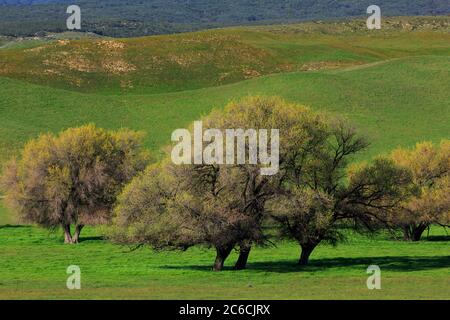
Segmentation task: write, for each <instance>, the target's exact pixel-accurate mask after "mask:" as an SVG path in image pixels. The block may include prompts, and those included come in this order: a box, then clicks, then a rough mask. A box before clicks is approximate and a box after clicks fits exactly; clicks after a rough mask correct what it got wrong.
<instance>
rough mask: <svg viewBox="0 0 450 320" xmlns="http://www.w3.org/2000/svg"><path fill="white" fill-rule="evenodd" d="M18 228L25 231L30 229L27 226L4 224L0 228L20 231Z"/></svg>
mask: <svg viewBox="0 0 450 320" xmlns="http://www.w3.org/2000/svg"><path fill="white" fill-rule="evenodd" d="M18 228H23V229H29V228H30V226H27V225H20V224H18V225H13V224H4V225H1V226H0V229H18Z"/></svg>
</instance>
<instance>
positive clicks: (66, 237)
mask: <svg viewBox="0 0 450 320" xmlns="http://www.w3.org/2000/svg"><path fill="white" fill-rule="evenodd" d="M62 227H63V230H64V243H66V244H69V243H72V234H71V233H70V224H63V226H62Z"/></svg>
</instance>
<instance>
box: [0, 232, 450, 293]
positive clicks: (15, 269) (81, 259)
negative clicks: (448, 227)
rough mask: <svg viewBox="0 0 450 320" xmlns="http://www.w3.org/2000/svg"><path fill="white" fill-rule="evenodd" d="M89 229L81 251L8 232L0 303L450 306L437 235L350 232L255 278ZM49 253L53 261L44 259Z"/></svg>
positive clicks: (270, 258)
mask: <svg viewBox="0 0 450 320" xmlns="http://www.w3.org/2000/svg"><path fill="white" fill-rule="evenodd" d="M101 234H102V233H101V231H100V230H98V229H95V228H88V229H86V232H85V233H84V238H83V239H82V242H81V243H80V244H79V245H76V246H67V245H64V244H63V243H62V237H61V234H60V232H49V231H46V230H42V229H40V228H37V227H32V226H6V227H0V252H1V259H0V270H1V273H0V299H6V298H12V299H28V298H31V299H92V298H97V299H113V298H115V299H123V298H126V299H450V277H449V274H450V252H449V250H448V241H449V236H446V235H445V232H444V231H443V230H442V229H441V228H434V229H432V232H431V234H430V237H428V238H427V237H425V238H424V240H423V241H421V242H419V243H405V242H402V241H394V240H390V239H388V238H387V237H386V236H381V235H380V236H377V237H375V238H367V237H363V236H360V235H355V234H351V233H350V234H349V239H348V241H347V242H346V243H344V244H341V245H339V246H337V247H331V246H328V245H323V246H320V247H319V248H318V249H317V251H315V252H314V253H313V256H312V260H311V265H310V266H308V267H304V268H299V267H298V266H297V265H296V260H297V255H298V254H299V247H298V246H297V245H296V244H295V243H288V242H286V243H278V245H277V247H271V248H265V249H263V248H258V249H256V250H254V251H253V252H252V253H251V255H250V263H249V267H248V270H245V271H239V272H236V271H233V270H231V269H230V268H231V266H232V264H233V263H234V261H235V260H236V254H233V255H232V256H231V257H230V259H229V261H228V262H227V264H226V266H227V267H228V268H227V270H225V271H223V272H222V273H214V272H212V271H211V268H210V266H211V264H212V261H213V259H214V252H213V250H208V249H201V248H193V249H190V250H188V251H187V252H184V253H178V252H169V253H155V252H152V251H151V250H149V249H139V250H137V251H133V252H130V251H129V249H128V248H127V247H121V246H115V245H112V244H110V243H108V242H106V241H104V240H102V238H101ZM44 252H45V254H43V253H44ZM372 264H375V265H379V266H380V268H381V277H382V280H381V281H382V284H381V285H382V289H381V290H368V289H367V286H366V281H367V277H368V276H369V275H368V274H367V273H366V269H367V267H368V266H369V265H372ZM70 265H78V266H79V267H80V268H81V287H82V288H81V290H78V291H77V290H76V291H71V290H68V289H67V288H66V280H67V277H68V275H67V274H66V269H67V267H68V266H70Z"/></svg>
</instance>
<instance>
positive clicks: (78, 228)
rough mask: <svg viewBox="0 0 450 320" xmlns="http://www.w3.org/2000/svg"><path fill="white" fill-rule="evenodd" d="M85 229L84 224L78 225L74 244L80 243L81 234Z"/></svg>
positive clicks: (73, 240) (73, 239)
mask: <svg viewBox="0 0 450 320" xmlns="http://www.w3.org/2000/svg"><path fill="white" fill-rule="evenodd" d="M83 227H84V224H77V226H76V227H75V234H74V235H73V238H72V243H78V242H79V241H80V233H81V230H82V229H83Z"/></svg>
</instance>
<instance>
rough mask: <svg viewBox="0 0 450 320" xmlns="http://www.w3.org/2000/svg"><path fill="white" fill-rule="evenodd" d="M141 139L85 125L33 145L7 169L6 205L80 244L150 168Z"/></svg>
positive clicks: (124, 131)
mask: <svg viewBox="0 0 450 320" xmlns="http://www.w3.org/2000/svg"><path fill="white" fill-rule="evenodd" d="M141 139H142V135H141V134H140V133H136V132H133V131H129V130H120V131H117V132H111V131H106V130H103V129H99V128H96V127H95V126H94V125H86V126H83V127H80V128H74V129H68V130H66V131H63V132H61V133H60V134H59V135H57V136H55V135H53V134H45V135H42V136H40V137H39V138H37V139H34V140H31V141H29V142H28V143H27V144H26V145H25V148H24V150H23V151H22V154H21V157H20V158H19V159H18V160H15V159H14V160H11V161H10V162H9V163H8V164H7V165H6V168H5V171H4V175H3V177H2V186H3V188H4V191H5V193H6V200H7V204H8V205H9V206H10V207H11V208H13V209H14V210H15V211H16V212H17V213H18V214H19V217H20V218H22V219H23V220H24V221H26V222H31V223H37V224H38V225H41V226H43V227H47V228H55V227H57V226H61V227H62V228H63V230H64V242H65V243H77V242H78V241H79V236H80V232H81V229H82V228H83V226H84V225H86V224H97V223H103V222H105V221H108V220H109V219H110V211H111V208H112V206H113V204H114V202H115V199H116V196H117V194H118V193H119V192H120V191H121V189H122V187H123V186H124V184H125V183H127V182H128V181H129V180H130V179H131V178H132V177H133V176H134V175H135V174H136V173H137V172H139V171H141V170H143V168H145V166H146V164H147V159H148V157H147V154H146V153H144V152H142V151H141ZM71 224H75V225H76V227H75V234H74V235H73V236H72V234H71V230H70V226H71Z"/></svg>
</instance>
